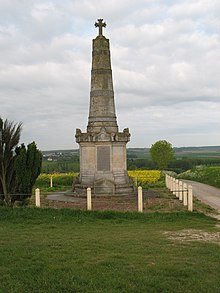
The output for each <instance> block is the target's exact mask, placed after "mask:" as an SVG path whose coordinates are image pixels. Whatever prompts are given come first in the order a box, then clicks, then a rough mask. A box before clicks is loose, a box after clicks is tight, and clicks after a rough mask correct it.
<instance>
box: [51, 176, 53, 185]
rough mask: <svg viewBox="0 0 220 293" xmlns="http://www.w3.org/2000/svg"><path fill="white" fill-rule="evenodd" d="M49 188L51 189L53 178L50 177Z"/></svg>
mask: <svg viewBox="0 0 220 293" xmlns="http://www.w3.org/2000/svg"><path fill="white" fill-rule="evenodd" d="M50 187H53V177H52V176H50Z"/></svg>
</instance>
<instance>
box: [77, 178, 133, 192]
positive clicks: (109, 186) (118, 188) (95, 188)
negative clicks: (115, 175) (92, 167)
mask: <svg viewBox="0 0 220 293" xmlns="http://www.w3.org/2000/svg"><path fill="white" fill-rule="evenodd" d="M109 177H110V176H109ZM85 179H87V180H85ZM120 179H122V178H120ZM123 179H124V180H123V181H126V182H125V183H121V184H120V183H116V180H111V179H108V178H103V177H102V178H100V179H97V180H93V181H91V176H90V177H88V178H85V177H84V182H80V181H81V180H80V177H77V179H76V181H75V183H74V184H73V191H74V192H75V193H79V194H82V193H83V191H86V189H87V188H88V187H90V188H91V189H92V193H93V194H94V195H98V196H100V195H104V196H106V195H109V196H117V195H118V196H121V195H129V194H133V193H134V182H133V179H132V178H130V177H129V176H126V177H124V178H123ZM89 181H90V182H89Z"/></svg>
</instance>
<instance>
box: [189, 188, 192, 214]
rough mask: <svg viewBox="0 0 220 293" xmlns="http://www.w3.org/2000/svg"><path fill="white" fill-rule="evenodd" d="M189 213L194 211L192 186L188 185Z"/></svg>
mask: <svg viewBox="0 0 220 293" xmlns="http://www.w3.org/2000/svg"><path fill="white" fill-rule="evenodd" d="M188 211H190V212H192V211H193V191H192V185H188Z"/></svg>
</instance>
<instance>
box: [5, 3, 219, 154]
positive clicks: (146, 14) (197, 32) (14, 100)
mask: <svg viewBox="0 0 220 293" xmlns="http://www.w3.org/2000/svg"><path fill="white" fill-rule="evenodd" d="M100 17H103V18H104V20H105V21H106V22H107V27H106V29H105V30H104V33H105V35H106V37H108V38H110V45H111V57H112V69H113V77H114V86H115V99H116V105H117V115H118V122H119V127H120V129H123V128H124V127H130V130H131V133H132V139H131V142H130V144H129V146H149V145H150V144H151V143H154V142H155V141H156V140H158V139H162V138H163V139H167V140H170V141H171V142H172V143H173V144H174V145H178V146H181V145H198V144H202V145H205V144H210V145H214V144H220V135H219V134H220V131H219V129H220V127H219V126H220V125H219V114H220V108H219V107H220V106H219V105H220V83H219V68H220V37H219V31H220V30H219V28H220V22H219V19H220V4H219V1H217V0H213V1H208V0H177V1H172V0H170V1H162V0H156V1H153V0H140V1H138V3H137V2H135V1H133V2H132V1H128V0H121V1H116V0H113V1H101V2H100V1H98V0H90V1H88V0H81V1H79V0H73V1H71V0H63V1H58V0H50V1H49V0H44V1H43V0H42V1H41V0H33V1H28V0H22V1H20V0H19V1H18V0H12V1H6V0H2V1H1V2H0V56H1V58H0V105H1V106H0V115H1V116H3V117H4V118H6V117H7V118H9V119H11V120H14V121H23V123H24V128H23V140H24V141H25V142H26V143H27V142H30V141H32V140H35V141H36V142H37V143H38V145H39V146H40V147H41V148H42V149H52V148H53V149H56V148H72V147H77V145H76V143H75V142H74V137H73V136H74V132H75V128H82V129H83V130H85V129H86V124H87V117H88V108H89V91H90V70H91V43H92V38H94V37H95V36H96V34H97V32H96V29H95V28H94V26H93V25H94V22H95V20H96V19H97V18H100Z"/></svg>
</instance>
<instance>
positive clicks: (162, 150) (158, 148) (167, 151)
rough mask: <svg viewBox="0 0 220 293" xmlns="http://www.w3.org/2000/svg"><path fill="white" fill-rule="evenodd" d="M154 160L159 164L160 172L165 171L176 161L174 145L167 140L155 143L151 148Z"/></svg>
mask: <svg viewBox="0 0 220 293" xmlns="http://www.w3.org/2000/svg"><path fill="white" fill-rule="evenodd" d="M150 154H151V157H152V160H153V161H154V162H155V163H156V164H157V166H158V168H159V169H160V170H164V169H165V168H166V167H167V166H168V164H169V163H170V162H171V161H172V160H173V159H174V150H173V148H172V145H171V144H170V143H169V142H167V141H166V140H159V141H157V142H155V144H153V145H152V146H151V148H150Z"/></svg>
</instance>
